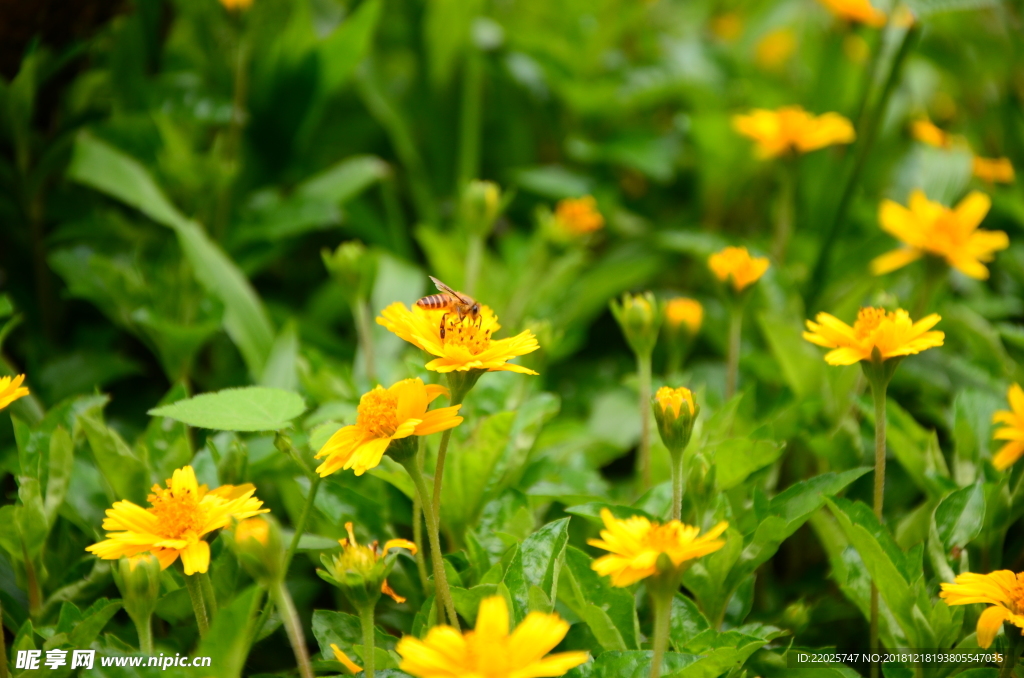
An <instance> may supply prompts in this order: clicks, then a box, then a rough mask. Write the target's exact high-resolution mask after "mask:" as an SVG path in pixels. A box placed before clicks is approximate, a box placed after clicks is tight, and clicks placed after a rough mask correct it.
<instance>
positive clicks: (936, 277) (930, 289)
mask: <svg viewBox="0 0 1024 678" xmlns="http://www.w3.org/2000/svg"><path fill="white" fill-rule="evenodd" d="M945 272H946V264H945V262H944V261H942V260H941V259H939V258H938V257H933V256H926V257H925V262H924V284H923V285H921V288H920V289H921V291H920V292H919V293H918V296H917V299H916V300H915V302H914V311H913V313H912V314H911V317H913V318H920V317H921V316H923V315H924V313H925V311H927V310H928V306H929V304H931V302H932V299H933V298H934V297H935V292H937V291H938V289H939V285H940V284H941V283H942V279H943V277H944V276H943V274H944V273H945Z"/></svg>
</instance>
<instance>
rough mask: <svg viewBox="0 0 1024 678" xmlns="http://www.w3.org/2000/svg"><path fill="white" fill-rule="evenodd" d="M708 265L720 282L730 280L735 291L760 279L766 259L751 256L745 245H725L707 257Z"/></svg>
mask: <svg viewBox="0 0 1024 678" xmlns="http://www.w3.org/2000/svg"><path fill="white" fill-rule="evenodd" d="M708 267H710V268H711V272H712V273H714V274H715V277H716V278H718V279H719V280H720V281H721V282H723V283H724V282H731V283H732V287H733V289H734V290H735V291H736V292H742V291H743V290H745V289H746V288H748V287H750V286H751V285H753V284H754V283H756V282H757V281H758V280H760V279H761V276H762V275H764V272H765V271H767V270H768V259H767V258H765V257H751V256H750V252H748V251H747V248H746V247H726V248H725V249H724V250H722V251H721V252H716V253H715V254H712V255H711V256H710V257H709V258H708Z"/></svg>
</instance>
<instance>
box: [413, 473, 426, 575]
mask: <svg viewBox="0 0 1024 678" xmlns="http://www.w3.org/2000/svg"><path fill="white" fill-rule="evenodd" d="M413 463H416V464H419V461H418V460H417V461H415V462H413ZM412 541H413V543H414V544H416V555H415V556H414V557H415V559H416V571H417V572H419V575H420V586H422V587H423V590H424V591H426V590H427V587H428V583H429V581H430V579H429V577H428V576H427V561H426V560H424V559H423V503H422V502H421V501H420V494H419V492H417V493H416V496H415V497H414V498H413V500H412Z"/></svg>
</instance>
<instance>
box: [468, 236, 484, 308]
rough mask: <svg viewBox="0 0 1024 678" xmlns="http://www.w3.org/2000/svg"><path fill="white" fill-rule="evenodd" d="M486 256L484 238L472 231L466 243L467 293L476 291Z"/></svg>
mask: <svg viewBox="0 0 1024 678" xmlns="http://www.w3.org/2000/svg"><path fill="white" fill-rule="evenodd" d="M483 258H484V239H483V238H482V237H481V236H480V234H479V233H470V234H469V242H468V243H467V245H466V287H465V289H466V294H469V295H472V294H473V293H474V292H475V291H476V283H477V280H478V279H479V278H480V264H481V263H482V261H483Z"/></svg>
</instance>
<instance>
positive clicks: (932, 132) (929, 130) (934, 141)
mask: <svg viewBox="0 0 1024 678" xmlns="http://www.w3.org/2000/svg"><path fill="white" fill-rule="evenodd" d="M910 135H911V136H912V137H914V138H915V139H917V140H918V141H920V142H921V143H922V144H928V145H929V146H934V147H935V148H950V147H952V146H953V144H954V142H955V143H957V144H961V143H963V138H962V137H959V136H956V135H953V134H950V133H949V132H947V131H945V130H944V129H941V128H940V127H938V126H936V125H935V123H933V122H932V121H931V120H929V119H928V118H921V119H919V120H914V121H913V122H911V123H910Z"/></svg>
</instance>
